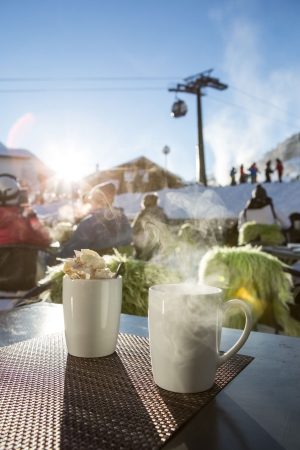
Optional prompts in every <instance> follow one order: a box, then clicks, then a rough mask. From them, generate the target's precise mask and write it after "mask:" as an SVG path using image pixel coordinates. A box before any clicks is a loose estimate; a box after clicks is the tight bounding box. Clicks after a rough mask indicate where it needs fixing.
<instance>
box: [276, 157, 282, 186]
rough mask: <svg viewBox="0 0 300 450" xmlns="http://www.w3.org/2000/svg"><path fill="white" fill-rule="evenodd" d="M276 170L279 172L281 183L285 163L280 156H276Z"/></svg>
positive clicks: (280, 181)
mask: <svg viewBox="0 0 300 450" xmlns="http://www.w3.org/2000/svg"><path fill="white" fill-rule="evenodd" d="M276 170H277V173H278V181H279V183H282V173H283V164H282V161H281V159H279V158H276Z"/></svg>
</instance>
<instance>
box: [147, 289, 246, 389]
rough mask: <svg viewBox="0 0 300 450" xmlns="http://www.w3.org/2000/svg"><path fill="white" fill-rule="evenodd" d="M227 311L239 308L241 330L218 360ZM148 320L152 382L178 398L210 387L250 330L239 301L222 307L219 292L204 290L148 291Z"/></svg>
mask: <svg viewBox="0 0 300 450" xmlns="http://www.w3.org/2000/svg"><path fill="white" fill-rule="evenodd" d="M231 306H238V307H240V308H242V309H243V311H244V313H245V316H246V325H245V329H244V331H243V333H242V335H241V337H240V339H239V340H238V341H237V343H236V344H235V345H234V346H233V347H232V348H231V349H230V350H229V351H228V352H226V353H225V354H224V355H222V356H220V355H219V351H220V341H221V333H222V317H223V315H224V314H225V312H226V311H227V309H228V308H230V307H231ZM148 320H149V337H150V351H151V361H152V370H153V376H154V381H155V383H156V384H157V385H158V386H160V387H161V388H163V389H166V390H168V391H172V392H180V393H193V392H202V391H206V390H207V389H209V388H211V387H212V386H213V384H214V378H215V375H216V371H217V369H218V367H220V366H221V365H222V364H224V363H225V362H226V361H228V359H229V358H231V357H232V356H233V355H234V354H235V353H236V352H237V351H238V350H240V348H241V347H242V346H243V345H244V343H245V342H246V340H247V338H248V336H249V334H250V331H251V327H252V317H251V312H250V309H249V307H248V306H247V305H246V304H245V303H244V302H242V301H241V300H230V301H228V302H226V303H223V302H222V291H221V289H219V288H216V287H211V286H203V285H184V284H173V285H172V284H165V285H159V286H152V287H151V288H150V289H149V315H148Z"/></svg>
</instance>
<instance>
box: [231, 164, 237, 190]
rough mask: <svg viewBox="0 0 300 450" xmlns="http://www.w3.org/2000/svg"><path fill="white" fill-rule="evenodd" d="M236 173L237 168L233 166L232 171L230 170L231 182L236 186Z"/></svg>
mask: <svg viewBox="0 0 300 450" xmlns="http://www.w3.org/2000/svg"><path fill="white" fill-rule="evenodd" d="M235 174H236V170H235V168H234V167H233V168H232V169H231V171H230V176H231V183H230V185H231V186H235V185H236V181H235Z"/></svg>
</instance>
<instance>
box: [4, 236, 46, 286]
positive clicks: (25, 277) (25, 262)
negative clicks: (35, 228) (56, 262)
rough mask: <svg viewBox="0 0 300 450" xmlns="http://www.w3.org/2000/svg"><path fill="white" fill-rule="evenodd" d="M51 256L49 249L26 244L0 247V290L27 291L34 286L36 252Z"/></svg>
mask: <svg viewBox="0 0 300 450" xmlns="http://www.w3.org/2000/svg"><path fill="white" fill-rule="evenodd" d="M39 251H40V252H44V253H48V254H50V255H53V253H52V252H51V251H50V250H49V249H45V248H42V247H36V246H33V245H26V244H8V245H1V246H0V290H1V291H8V292H16V291H27V290H29V289H32V288H33V287H34V286H35V285H36V280H35V278H36V269H37V264H36V263H37V257H38V252H39Z"/></svg>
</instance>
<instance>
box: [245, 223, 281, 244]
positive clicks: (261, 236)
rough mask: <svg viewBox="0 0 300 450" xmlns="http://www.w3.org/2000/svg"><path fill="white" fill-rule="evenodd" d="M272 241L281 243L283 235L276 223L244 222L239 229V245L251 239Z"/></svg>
mask: <svg viewBox="0 0 300 450" xmlns="http://www.w3.org/2000/svg"><path fill="white" fill-rule="evenodd" d="M259 240H260V241H263V242H273V243H275V244H282V243H283V242H284V236H283V235H282V233H281V231H280V227H279V225H277V224H273V225H265V224H262V223H256V222H246V223H244V224H243V225H242V227H241V229H240V231H239V245H243V244H248V243H250V242H251V241H259Z"/></svg>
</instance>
